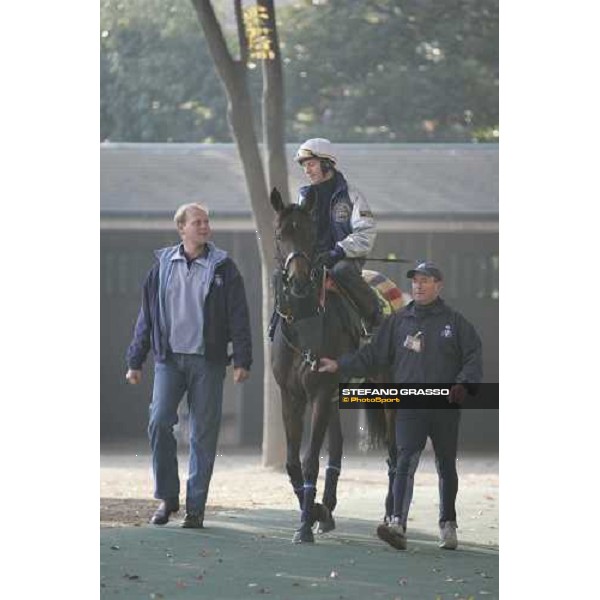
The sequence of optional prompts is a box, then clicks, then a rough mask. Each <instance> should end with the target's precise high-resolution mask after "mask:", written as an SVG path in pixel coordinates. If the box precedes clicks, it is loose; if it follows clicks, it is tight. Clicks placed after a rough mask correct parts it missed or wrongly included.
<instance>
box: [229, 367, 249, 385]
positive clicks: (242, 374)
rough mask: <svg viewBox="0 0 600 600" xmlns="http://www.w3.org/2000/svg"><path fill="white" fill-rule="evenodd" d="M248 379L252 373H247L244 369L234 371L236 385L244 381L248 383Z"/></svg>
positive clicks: (239, 368) (237, 368)
mask: <svg viewBox="0 0 600 600" xmlns="http://www.w3.org/2000/svg"><path fill="white" fill-rule="evenodd" d="M248 377H250V371H247V370H246V369H244V368H243V367H235V369H233V382H234V383H242V381H246V379H248Z"/></svg>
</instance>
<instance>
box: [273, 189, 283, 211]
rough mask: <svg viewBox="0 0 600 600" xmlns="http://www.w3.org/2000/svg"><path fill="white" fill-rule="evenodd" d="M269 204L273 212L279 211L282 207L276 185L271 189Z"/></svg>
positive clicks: (281, 200)
mask: <svg viewBox="0 0 600 600" xmlns="http://www.w3.org/2000/svg"><path fill="white" fill-rule="evenodd" d="M271 206H272V207H273V210H274V211H275V212H281V211H282V210H283V208H284V204H283V199H282V198H281V194H280V193H279V190H278V189H277V188H276V187H274V188H273V189H272V190H271Z"/></svg>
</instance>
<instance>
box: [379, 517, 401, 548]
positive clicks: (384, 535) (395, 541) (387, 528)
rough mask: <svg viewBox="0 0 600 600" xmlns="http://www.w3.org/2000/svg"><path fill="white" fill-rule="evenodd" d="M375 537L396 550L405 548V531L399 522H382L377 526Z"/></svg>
mask: <svg viewBox="0 0 600 600" xmlns="http://www.w3.org/2000/svg"><path fill="white" fill-rule="evenodd" d="M377 537H378V538H379V539H380V540H383V541H384V542H386V543H387V544H389V545H390V546H392V547H394V548H396V550H406V533H404V527H402V525H400V524H399V523H390V524H389V525H388V524H387V523H382V524H381V525H379V527H377Z"/></svg>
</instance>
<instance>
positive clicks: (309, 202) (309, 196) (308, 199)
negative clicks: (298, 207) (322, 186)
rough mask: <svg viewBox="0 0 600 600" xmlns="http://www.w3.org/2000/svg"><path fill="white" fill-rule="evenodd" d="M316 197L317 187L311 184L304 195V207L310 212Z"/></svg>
mask: <svg viewBox="0 0 600 600" xmlns="http://www.w3.org/2000/svg"><path fill="white" fill-rule="evenodd" d="M316 199H317V193H316V192H315V189H314V188H313V187H312V186H310V187H309V188H308V191H307V192H306V196H304V202H302V207H303V208H304V209H306V210H307V211H308V212H311V211H312V209H313V206H314V204H315V201H316Z"/></svg>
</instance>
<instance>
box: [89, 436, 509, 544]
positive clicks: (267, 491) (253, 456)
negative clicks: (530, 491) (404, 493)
mask: <svg viewBox="0 0 600 600" xmlns="http://www.w3.org/2000/svg"><path fill="white" fill-rule="evenodd" d="M185 455H186V449H185V448H182V449H181V451H180V457H181V460H180V465H179V468H180V479H181V482H182V496H181V500H182V502H183V501H184V500H185V496H184V492H183V491H184V489H185V478H186V471H187V460H186V457H185ZM322 465H324V462H323V463H322ZM321 470H323V469H321ZM458 471H459V477H460V489H459V495H458V501H457V512H458V518H459V524H460V526H461V534H462V535H461V537H462V538H465V539H468V540H470V541H472V542H474V543H478V544H485V545H489V546H491V547H497V546H498V502H499V498H498V493H499V491H498V459H497V456H494V455H483V456H482V455H478V454H464V453H463V454H462V455H460V457H459V464H458ZM152 485H153V484H152V472H151V468H150V455H149V452H148V449H147V448H146V447H145V445H144V444H139V445H137V446H135V447H131V446H130V447H124V446H109V447H106V448H103V451H102V454H101V476H100V490H101V502H100V522H101V525H102V526H119V525H133V526H140V525H143V524H145V523H147V521H148V518H149V516H150V515H151V514H152V512H153V511H154V509H155V508H156V505H157V501H156V500H154V499H153V498H152V490H153V487H152ZM322 488H323V485H322V481H321V482H320V485H319V486H318V489H319V490H322ZM386 490H387V475H386V465H385V463H384V459H383V457H382V455H381V454H380V453H377V452H370V453H368V454H356V453H355V454H352V455H349V456H346V457H345V460H344V462H343V470H342V475H341V477H340V482H339V484H338V507H337V509H336V514H337V515H339V516H345V517H360V518H367V519H373V520H374V521H375V522H377V520H378V519H379V518H380V517H381V516H382V514H383V499H384V497H385V494H386ZM295 507H296V500H295V496H294V495H293V493H292V491H291V488H290V485H289V482H288V479H287V476H286V475H285V474H284V473H283V471H279V470H271V469H264V468H263V467H262V466H261V463H260V456H259V455H258V454H257V453H256V452H255V451H248V452H247V453H246V452H240V451H239V450H237V451H235V452H230V453H226V454H225V453H224V454H219V456H218V457H217V461H216V464H215V470H214V474H213V479H212V482H211V487H210V493H209V499H208V506H207V514H208V515H210V514H211V513H217V512H219V511H223V510H228V509H249V510H255V509H285V510H293V509H295ZM437 509H438V491H437V475H436V472H435V464H434V460H433V455H432V453H431V450H430V449H429V447H428V448H427V449H426V450H425V452H424V453H423V456H422V458H421V463H420V465H419V470H418V472H417V476H416V478H415V492H414V498H413V508H412V509H411V517H410V518H411V527H415V528H418V529H421V530H425V531H428V532H431V533H433V534H435V533H436V532H437V529H436V523H437Z"/></svg>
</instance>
